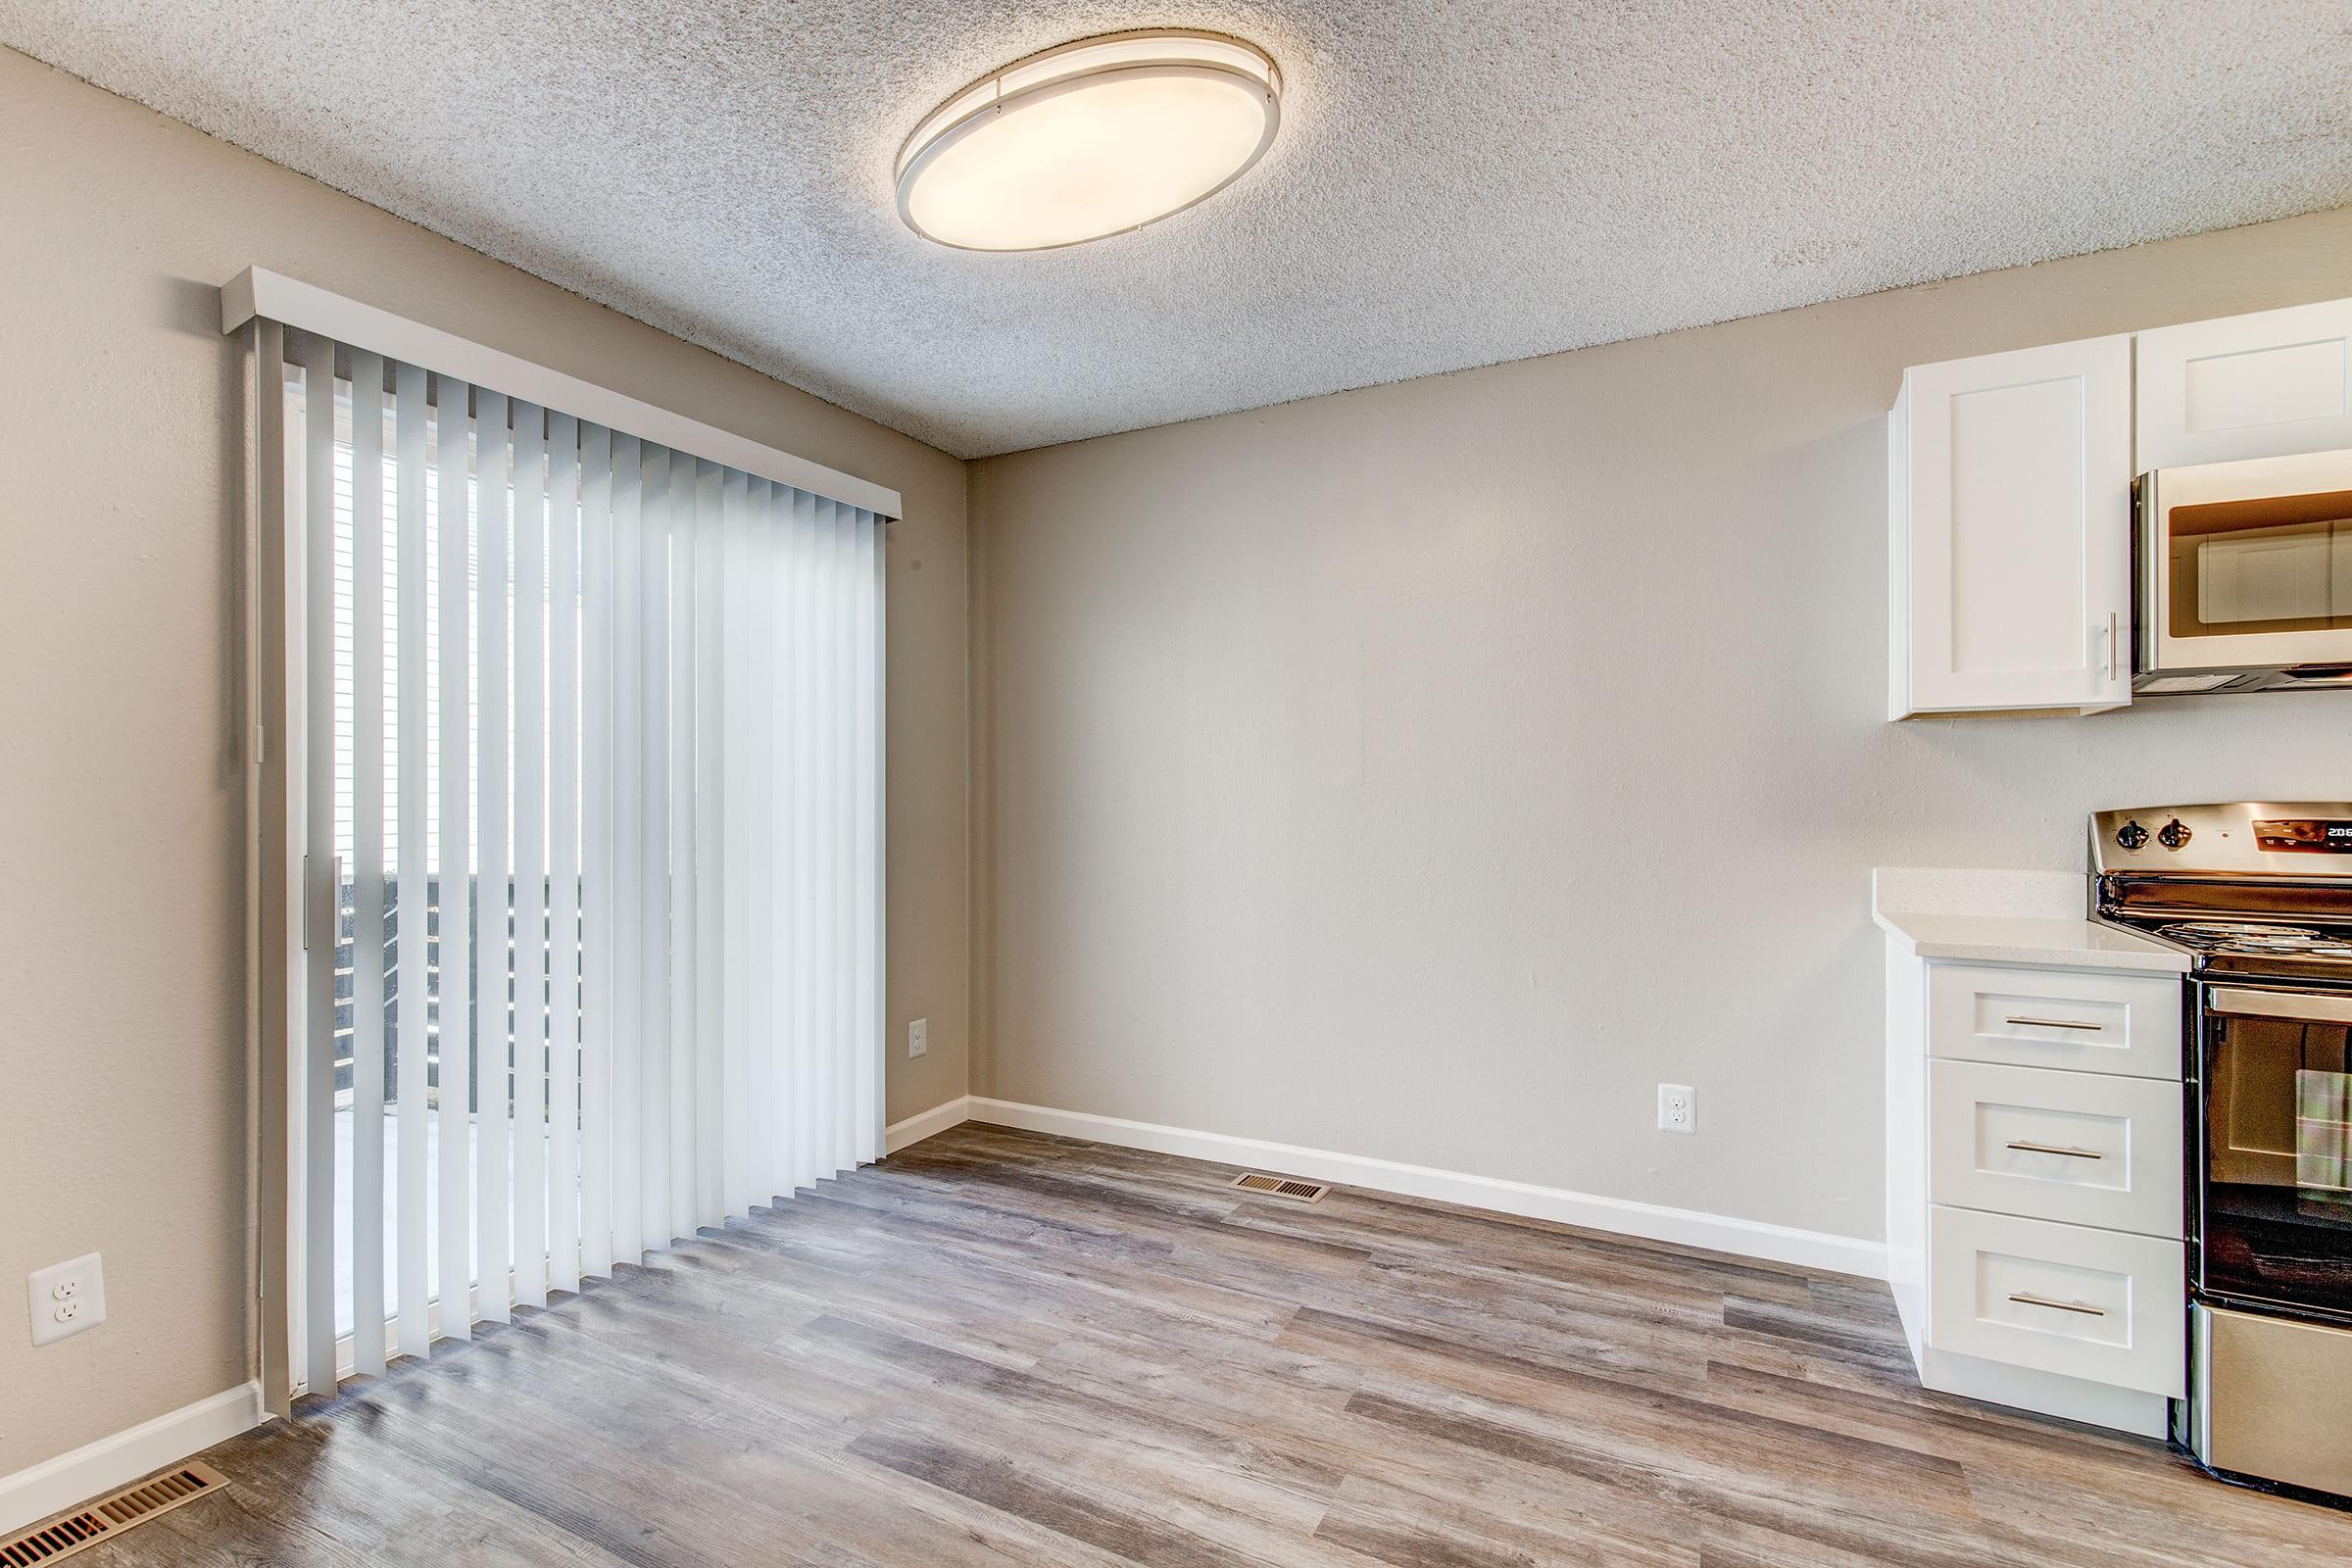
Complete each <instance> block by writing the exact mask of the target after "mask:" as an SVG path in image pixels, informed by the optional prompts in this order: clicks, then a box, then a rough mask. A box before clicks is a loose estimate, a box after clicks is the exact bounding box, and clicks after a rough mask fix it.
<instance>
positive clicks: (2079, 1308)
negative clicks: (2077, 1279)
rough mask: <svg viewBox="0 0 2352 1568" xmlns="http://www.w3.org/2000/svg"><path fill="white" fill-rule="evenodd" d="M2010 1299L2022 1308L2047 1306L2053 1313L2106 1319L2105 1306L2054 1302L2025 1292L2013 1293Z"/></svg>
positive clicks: (2076, 1302) (2075, 1302)
mask: <svg viewBox="0 0 2352 1568" xmlns="http://www.w3.org/2000/svg"><path fill="white" fill-rule="evenodd" d="M2009 1299H2011V1300H2012V1301H2015V1302H2016V1303H2017V1304H2018V1305H2020V1306H2046V1307H2048V1308H2049V1309H2050V1310H2051V1311H2053V1312H2080V1313H2082V1315H2083V1316H2084V1317H2105V1316H2106V1315H2107V1309H2106V1308H2105V1307H2103V1306H2084V1305H2083V1304H2082V1302H2081V1301H2053V1300H2051V1299H2049V1298H2048V1297H2046V1296H2034V1295H2032V1294H2030V1293H2028V1292H2025V1291H2012V1292H2010V1293H2009Z"/></svg>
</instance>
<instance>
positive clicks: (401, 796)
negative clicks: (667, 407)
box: [275, 330, 883, 1392]
mask: <svg viewBox="0 0 2352 1568" xmlns="http://www.w3.org/2000/svg"><path fill="white" fill-rule="evenodd" d="M283 343H284V352H283V358H282V363H281V364H279V365H277V366H276V367H275V370H276V378H277V383H278V385H279V387H280V389H281V392H282V399H283V402H282V407H281V408H280V409H279V410H278V411H277V412H278V414H279V415H280V417H282V418H283V421H284V432H285V435H284V442H283V449H282V450H283V457H284V461H285V467H286V472H285V486H286V488H285V505H286V511H285V518H286V532H287V535H288V538H289V540H290V541H291V543H292V548H291V550H290V561H291V563H292V564H290V567H289V571H288V575H287V591H288V594H289V598H290V603H289V606H288V612H289V613H288V617H287V626H288V627H289V641H290V642H291V643H294V644H296V645H298V647H297V648H296V649H295V657H291V658H290V659H289V666H290V671H291V673H290V680H291V681H292V683H293V685H294V686H295V687H298V690H295V691H293V692H292V693H291V694H290V706H291V708H292V709H293V711H296V712H297V713H299V714H300V715H301V720H302V722H301V726H300V727H301V733H302V740H301V759H300V766H299V767H296V768H292V769H290V770H289V775H290V777H292V778H293V779H295V780H296V783H295V784H294V786H293V787H292V789H291V791H290V793H292V794H294V795H296V796H298V797H299V799H298V800H297V801H295V802H294V803H293V804H294V809H293V810H292V811H291V813H290V820H291V821H292V822H293V823H295V824H296V826H295V828H294V829H293V833H294V836H295V837H296V838H297V839H298V841H299V844H300V852H299V853H300V857H301V865H300V867H299V869H298V872H297V875H298V877H299V885H300V888H301V906H302V907H301V911H300V913H299V915H296V914H294V913H293V912H291V911H290V912H289V919H290V920H294V921H296V923H298V925H299V927H300V929H299V932H298V936H299V939H300V945H301V948H302V951H303V958H302V962H301V964H300V968H301V974H300V976H299V986H300V989H301V991H302V995H303V998H304V1001H303V1002H302V1004H301V1008H300V1011H301V1017H302V1023H301V1024H300V1026H299V1027H298V1028H297V1029H296V1031H295V1033H296V1035H297V1037H298V1039H297V1043H296V1049H295V1052H294V1053H293V1054H294V1056H295V1059H294V1061H293V1062H292V1063H291V1064H290V1078H289V1094H290V1096H291V1097H292V1099H293V1101H294V1103H296V1104H298V1105H299V1106H300V1111H299V1115H298V1118H297V1119H298V1124H299V1129H300V1131H299V1133H298V1135H297V1137H296V1144H297V1148H296V1150H295V1152H294V1153H295V1157H294V1161H293V1163H294V1165H295V1167H296V1172H295V1176H294V1180H293V1185H294V1187H295V1188H296V1194H295V1200H296V1201H295V1202H294V1205H293V1206H294V1209H295V1212H296V1215H297V1218H296V1220H295V1223H294V1231H295V1235H294V1238H293V1248H292V1250H293V1251H294V1252H295V1253H298V1254H299V1261H298V1263H297V1264H296V1265H295V1267H294V1268H293V1270H292V1273H293V1277H294V1279H295V1280H296V1281H297V1282H298V1283H296V1284H295V1285H293V1286H292V1287H291V1289H292V1290H293V1292H294V1294H295V1296H296V1299H297V1300H298V1301H299V1303H300V1305H299V1310H298V1311H297V1312H296V1313H295V1317H296V1319H297V1333H296V1334H295V1336H294V1337H295V1339H296V1340H297V1341H298V1342H300V1343H299V1346H298V1348H297V1349H296V1351H295V1355H296V1368H297V1370H296V1373H295V1378H294V1381H295V1382H296V1383H297V1384H303V1385H307V1386H308V1387H309V1388H310V1389H311V1390H313V1391H314V1392H323V1391H324V1390H325V1389H327V1388H330V1387H331V1386H332V1385H333V1383H334V1382H335V1380H336V1379H337V1378H338V1377H340V1376H343V1375H348V1374H349V1373H352V1372H362V1373H367V1372H375V1371H380V1370H381V1369H382V1368H383V1366H384V1364H385V1362H386V1359H387V1358H388V1357H389V1356H392V1355H397V1354H422V1353H426V1352H427V1351H428V1350H429V1348H430V1347H431V1345H432V1344H433V1342H434V1341H435V1340H437V1339H441V1338H445V1337H461V1338H462V1337H465V1336H466V1335H468V1334H469V1333H470V1332H471V1326H472V1324H473V1323H474V1322H476V1321H477V1320H483V1319H488V1320H503V1319H504V1318H506V1317H507V1316H508V1315H509V1314H510V1312H511V1311H512V1309H513V1308H514V1307H515V1306H534V1307H535V1306H539V1305H543V1304H544V1303H545V1302H546V1301H547V1299H548V1298H549V1294H550V1293H551V1292H563V1291H572V1290H577V1289H578V1288H579V1285H580V1281H581V1279H582V1277H583V1276H588V1275H596V1274H601V1273H606V1272H609V1271H610V1270H611V1268H612V1267H613V1265H614V1264H615V1263H628V1262H635V1261H637V1260H639V1259H641V1258H642V1257H643V1255H644V1254H645V1253H646V1252H647V1251H648V1250H653V1249H658V1248H662V1247H664V1246H666V1245H668V1244H669V1242H670V1241H671V1240H672V1239H673V1238H675V1237H679V1236H684V1235H691V1234H692V1233H693V1232H694V1231H695V1230H696V1229H697V1228H698V1227H701V1226H707V1225H716V1224H720V1223H722V1222H723V1221H724V1220H726V1219H727V1218H728V1217H730V1216H735V1215H741V1214H744V1213H745V1212H747V1211H748V1210H749V1209H750V1208H751V1207H752V1206H754V1205H755V1204H766V1203H769V1202H772V1201H776V1200H777V1199H778V1198H779V1197H780V1196H784V1195H789V1194H790V1193H791V1192H792V1191H793V1190H794V1189H795V1188H797V1187H804V1186H807V1185H809V1183H811V1182H814V1181H816V1180H818V1179H820V1178H822V1177H824V1176H826V1175H829V1174H831V1173H832V1172H834V1171H837V1170H840V1169H842V1168H844V1167H846V1166H849V1165H851V1164H854V1163H856V1162H858V1161H859V1160H865V1159H872V1158H876V1157H878V1156H879V1153H880V1149H879V1140H880V1125H881V1054H880V1050H881V975H882V902H881V870H882V857H881V843H882V837H881V828H882V820H881V804H882V792H881V782H882V772H881V767H882V756H881V690H882V668H881V649H882V642H881V631H882V621H881V610H882V598H881V581H882V577H881V558H882V536H883V519H881V518H879V517H877V516H876V515H873V514H871V513H868V512H863V511H860V510H858V509H857V508H854V507H850V506H847V505H844V504H840V503H837V502H834V501H831V500H827V499H824V498H821V497H819V496H816V495H813V494H810V493H809V492H807V491H803V490H799V489H796V488H794V487H792V486H790V485H787V484H784V483H782V482H780V481H777V480H774V479H771V478H768V477H763V476H760V475H758V474H754V473H750V472H748V471H746V470H744V469H740V468H734V467H730V466H724V465H722V464H718V463H715V462H711V461H710V460H707V459H701V458H698V457H696V456H694V455H693V454H691V453H688V452H684V451H680V450H676V449H673V448H669V447H664V446H661V445H657V444H655V443H652V442H649V441H645V440H642V439H639V438H637V437H635V436H632V435H629V434H627V433H625V432H621V431H616V430H613V429H611V428H609V427H606V426H603V425H599V424H595V423H591V422H588V421H585V420H581V419H577V418H575V417H571V416H569V415H566V414H564V413H563V412H561V411H558V410H552V409H548V408H544V407H541V406H538V405H534V404H530V403H525V402H521V401H517V400H513V399H510V398H508V397H505V396H503V395H501V394H500V393H498V392H497V391H495V390H492V389H488V388H484V387H480V386H471V385H467V384H466V383H463V382H460V381H457V380H455V379H453V378H450V377H447V376H443V375H438V374H434V373H431V372H430V371H428V370H426V369H425V368H420V367H417V366H414V365H406V364H400V363H396V362H393V361H390V360H387V359H385V358H382V357H380V356H377V355H374V354H370V353H368V352H366V351H364V350H361V349H356V348H352V347H349V346H346V345H343V344H339V343H336V342H334V341H331V340H329V339H327V338H324V337H319V336H315V335H310V334H304V333H297V332H293V331H291V330H287V331H286V332H285V333H284V336H283Z"/></svg>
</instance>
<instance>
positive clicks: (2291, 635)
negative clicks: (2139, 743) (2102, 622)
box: [2131, 451, 2352, 696]
mask: <svg viewBox="0 0 2352 1568" xmlns="http://www.w3.org/2000/svg"><path fill="white" fill-rule="evenodd" d="M2134 490H2135V493H2136V511H2135V514H2134V519H2133V549H2134V553H2135V554H2136V556H2137V558H2138V559H2137V562H2136V567H2137V569H2136V571H2135V572H2134V575H2133V588H2134V595H2133V597H2134V604H2133V614H2132V620H2133V628H2134V634H2135V635H2134V638H2133V660H2132V677H2131V689H2132V691H2133V692H2134V693H2138V694H2143V695H2148V696H2158V695H2162V694H2165V693H2173V692H2221V691H2230V692H2238V691H2279V690H2309V689H2315V688H2326V687H2336V688H2339V689H2352V451H2345V452H2310V453H2302V454H2298V455H2296V456H2294V457H2286V458H2252V459H2248V460H2246V461H2245V462H2242V463H2208V464H2202V465H2199V466H2195V467H2181V468H2158V469H2156V470H2155V471H2154V472H2151V473H2143V474H2141V475H2140V476H2139V480H2138V483H2137V484H2136V485H2135V486H2134Z"/></svg>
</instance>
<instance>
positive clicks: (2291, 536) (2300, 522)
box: [2166, 491, 2352, 637]
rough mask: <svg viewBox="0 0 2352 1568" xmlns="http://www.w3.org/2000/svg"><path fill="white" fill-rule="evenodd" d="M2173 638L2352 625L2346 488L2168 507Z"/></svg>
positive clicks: (2350, 497)
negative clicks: (2169, 508)
mask: <svg viewBox="0 0 2352 1568" xmlns="http://www.w3.org/2000/svg"><path fill="white" fill-rule="evenodd" d="M2166 530H2167V536H2168V538H2167V546H2168V549H2167V553H2168V555H2169V556H2170V558H2171V565H2172V575H2173V584H2172V605H2171V610H2172V613H2171V615H2170V617H2169V618H2170V621H2171V631H2172V634H2173V635H2174V636H2175V637H2227V636H2244V635H2249V634H2258V633H2264V632H2293V631H2329V630H2340V629H2344V628H2348V627H2352V491H2331V492H2327V493H2322V494H2315V495H2294V496H2269V497H2264V498H2261V499H2258V500H2251V501H2224V502H2213V503H2209V504H2206V505H2200V506H2179V507H2174V508H2172V509H2171V511H2170V513H2169V515H2168V516H2167V520H2166Z"/></svg>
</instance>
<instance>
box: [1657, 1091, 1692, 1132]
mask: <svg viewBox="0 0 2352 1568" xmlns="http://www.w3.org/2000/svg"><path fill="white" fill-rule="evenodd" d="M1658 1131H1660V1132H1662V1133H1681V1134H1684V1135H1685V1136H1688V1135H1690V1134H1691V1133H1695V1132H1697V1131H1698V1092H1697V1091H1696V1090H1694V1089H1692V1088H1691V1086H1690V1085H1689V1084H1660V1085H1658Z"/></svg>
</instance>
